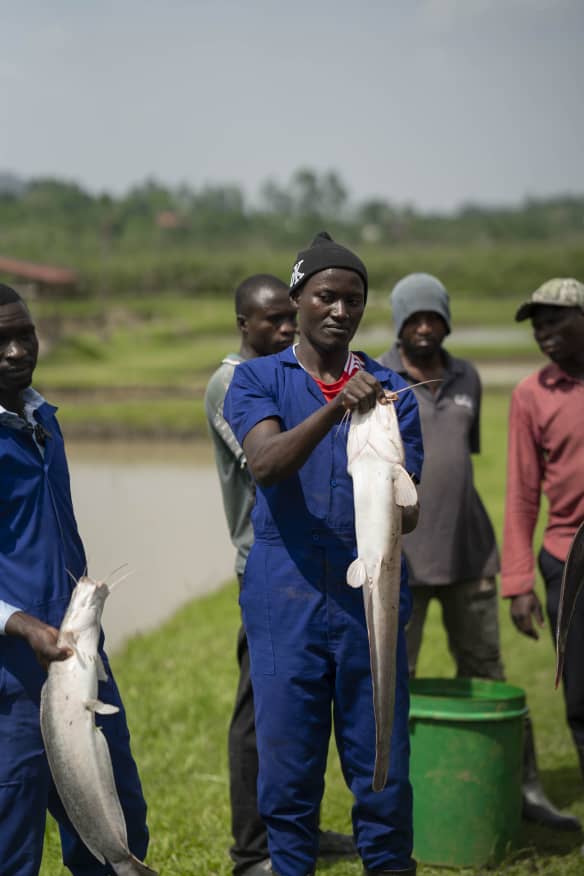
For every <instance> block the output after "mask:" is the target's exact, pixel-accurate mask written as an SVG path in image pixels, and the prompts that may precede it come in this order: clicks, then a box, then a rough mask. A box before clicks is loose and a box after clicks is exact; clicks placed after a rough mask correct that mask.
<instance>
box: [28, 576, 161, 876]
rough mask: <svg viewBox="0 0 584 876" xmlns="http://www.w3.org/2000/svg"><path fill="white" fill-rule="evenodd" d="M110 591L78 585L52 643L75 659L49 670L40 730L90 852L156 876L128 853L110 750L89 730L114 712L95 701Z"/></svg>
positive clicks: (123, 869)
mask: <svg viewBox="0 0 584 876" xmlns="http://www.w3.org/2000/svg"><path fill="white" fill-rule="evenodd" d="M112 586H113V585H112ZM110 589H111V588H110V587H108V585H107V583H105V582H103V581H94V580H93V579H92V578H88V577H82V578H80V579H79V581H78V582H77V586H76V587H75V589H74V591H73V594H72V596H71V601H70V602H69V607H68V609H67V612H66V614H65V617H64V618H63V622H62V624H61V628H60V630H59V639H58V644H59V645H61V646H63V647H68V648H70V649H71V650H72V651H73V654H72V655H71V656H70V657H68V658H67V659H66V660H63V661H61V662H54V663H51V665H50V667H49V674H48V678H47V680H46V682H45V683H44V685H43V689H42V693H41V731H42V735H43V740H44V743H45V750H46V752H47V758H48V761H49V767H50V769H51V773H52V776H53V780H54V782H55V785H56V788H57V791H58V793H59V797H60V798H61V801H62V803H63V806H64V807H65V811H66V812H67V815H68V816H69V819H70V820H71V823H72V825H73V827H74V828H75V830H76V831H77V833H78V834H79V836H80V837H81V839H82V840H83V842H84V843H85V845H86V846H87V848H88V849H89V851H90V852H91V853H92V854H93V855H94V856H95V857H96V858H97V860H98V861H99V862H100V863H101V864H104V863H105V862H106V861H107V862H108V864H110V866H111V867H113V869H114V870H115V872H116V873H117V874H118V876H139V874H143V876H146V874H149V876H153V874H154V876H156V874H155V871H154V870H151V869H150V868H149V867H147V866H146V865H145V864H143V863H142V862H141V861H139V860H138V859H137V858H136V857H134V855H132V853H131V852H130V850H129V848H128V837H127V831H126V821H125V818H124V813H123V811H122V807H121V805H120V801H119V798H118V792H117V790H116V785H115V780H114V773H113V768H112V762H111V757H110V753H109V749H108V746H107V742H106V740H105V737H104V735H103V734H102V732H101V730H100V729H99V727H97V726H96V724H95V715H96V714H98V715H112V714H115V713H116V712H117V711H119V710H118V708H117V706H112V705H108V704H107V703H102V702H100V701H99V700H98V698H97V685H98V680H99V681H106V680H107V675H106V672H105V669H104V665H103V661H102V659H101V657H100V655H99V652H98V643H99V636H100V625H101V615H102V612H103V607H104V604H105V600H106V598H107V597H108V596H109V593H110Z"/></svg>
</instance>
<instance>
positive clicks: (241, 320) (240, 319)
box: [235, 313, 247, 332]
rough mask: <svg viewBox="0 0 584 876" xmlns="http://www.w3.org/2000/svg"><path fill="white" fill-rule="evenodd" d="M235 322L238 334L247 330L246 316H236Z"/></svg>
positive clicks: (240, 314) (239, 314)
mask: <svg viewBox="0 0 584 876" xmlns="http://www.w3.org/2000/svg"><path fill="white" fill-rule="evenodd" d="M235 318H236V320H237V328H238V329H239V331H240V332H242V331H244V330H245V329H246V328H247V316H244V315H243V314H242V313H238V314H236V317H235Z"/></svg>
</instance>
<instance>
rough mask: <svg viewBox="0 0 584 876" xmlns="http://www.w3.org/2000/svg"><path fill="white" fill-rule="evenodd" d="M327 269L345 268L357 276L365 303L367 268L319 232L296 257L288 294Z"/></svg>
mask: <svg viewBox="0 0 584 876" xmlns="http://www.w3.org/2000/svg"><path fill="white" fill-rule="evenodd" d="M327 268H346V269H347V270H349V271H355V273H356V274H359V276H360V277H361V279H362V280H363V287H364V290H365V301H367V268H366V267H365V265H364V264H363V262H362V261H361V259H360V258H359V257H358V256H356V255H355V253H352V252H351V250H350V249H347V248H346V247H344V246H341V244H340V243H335V241H334V240H333V239H332V237H331V236H330V234H328V233H327V232H326V231H320V232H319V233H318V234H317V235H316V237H315V238H314V240H313V241H312V243H311V244H310V246H309V247H308V249H304V250H302V251H301V252H299V253H298V255H297V256H296V264H295V265H294V267H293V268H292V276H291V278H290V294H292V292H296V290H297V289H299V288H300V287H301V286H302V284H303V283H306V281H307V280H308V278H309V277H312V275H313V274H318V272H319V271H326V269H327Z"/></svg>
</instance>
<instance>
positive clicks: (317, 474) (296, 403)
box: [223, 347, 423, 547]
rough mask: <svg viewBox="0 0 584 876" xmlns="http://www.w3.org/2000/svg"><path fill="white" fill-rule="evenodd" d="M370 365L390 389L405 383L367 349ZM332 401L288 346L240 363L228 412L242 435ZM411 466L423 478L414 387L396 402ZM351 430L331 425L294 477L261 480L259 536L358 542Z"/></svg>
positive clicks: (290, 424) (255, 516)
mask: <svg viewBox="0 0 584 876" xmlns="http://www.w3.org/2000/svg"><path fill="white" fill-rule="evenodd" d="M357 355H359V357H360V358H362V359H363V361H364V362H365V369H366V370H367V371H368V372H369V373H370V374H372V375H373V376H374V377H376V378H377V380H379V382H380V383H381V384H382V386H384V387H385V388H387V389H391V390H395V389H401V388H402V387H407V386H408V384H407V383H406V381H405V380H403V378H401V377H400V376H399V375H397V374H395V372H393V371H390V370H389V369H387V368H384V367H383V366H382V365H380V364H379V363H378V362H375V361H374V360H373V359H370V358H369V356H366V355H365V354H364V353H358V354H357ZM326 403H327V402H326V400H325V398H324V396H323V394H322V392H321V391H320V389H319V387H318V385H317V383H316V382H315V381H314V379H313V378H312V377H311V376H310V375H309V374H308V373H307V372H306V371H304V369H303V368H302V367H301V366H300V365H299V363H298V360H297V359H296V356H295V355H294V351H293V349H292V348H291V347H289V348H288V349H287V350H284V351H283V352H282V353H277V354H275V355H273V356H263V357H260V358H257V359H251V360H249V361H247V362H243V363H242V364H240V365H238V367H237V368H236V369H235V373H234V376H233V380H232V381H231V385H230V387H229V390H228V392H227V395H226V398H225V403H224V409H223V410H224V415H225V418H226V419H227V421H228V422H229V424H230V426H231V428H232V429H233V432H234V433H235V436H236V437H237V440H238V441H239V442H240V444H243V441H244V439H245V436H246V435H247V434H248V432H249V431H250V430H251V429H252V428H253V427H254V426H255V425H257V423H259V422H260V421H261V420H265V419H267V418H268V417H276V418H277V419H278V420H279V421H280V423H281V427H282V429H283V430H289V429H292V428H294V426H297V425H298V424H299V423H301V422H302V421H303V420H305V419H306V418H307V417H309V416H310V415H311V414H312V413H314V412H315V411H316V410H318V409H319V408H320V407H322V406H323V405H325V404H326ZM396 412H397V416H398V421H399V426H400V432H401V437H402V441H403V444H404V451H405V467H406V470H407V471H408V472H409V473H410V474H413V475H415V476H416V477H417V478H418V479H419V478H420V476H421V470H422V461H423V448H422V433H421V428H420V421H419V417H418V403H417V401H416V397H415V395H414V393H413V392H404V393H402V394H401V395H400V397H399V400H398V401H397V402H396ZM347 433H348V429H347V428H346V427H343V426H341V427H340V428H337V427H336V426H334V427H333V428H332V429H331V430H330V431H329V432H328V434H327V435H325V437H324V438H323V439H322V441H320V443H319V444H318V445H317V446H316V447H315V449H314V450H313V451H312V453H311V454H310V456H309V458H308V459H307V460H306V462H305V463H304V465H303V466H302V467H301V468H300V469H299V470H298V471H297V472H295V473H294V474H293V475H291V476H290V477H288V478H285V479H284V480H282V481H279V482H278V483H276V484H273V485H272V486H269V487H262V486H260V485H258V486H257V490H256V504H255V508H254V510H253V513H252V521H253V526H254V536H255V540H256V542H257V541H268V542H278V543H284V544H287V545H289V546H292V545H298V544H306V542H307V541H308V542H310V541H312V542H314V543H317V544H322V545H323V546H325V547H326V546H334V545H335V544H336V543H338V542H339V540H340V541H341V542H343V544H344V545H345V546H347V545H354V544H355V514H354V504H353V481H352V479H351V477H350V475H349V474H348V473H347Z"/></svg>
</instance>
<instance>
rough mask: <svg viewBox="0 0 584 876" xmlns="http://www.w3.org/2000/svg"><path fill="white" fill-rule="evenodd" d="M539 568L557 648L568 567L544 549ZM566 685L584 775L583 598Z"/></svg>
mask: <svg viewBox="0 0 584 876" xmlns="http://www.w3.org/2000/svg"><path fill="white" fill-rule="evenodd" d="M539 568H540V571H541V574H542V575H543V579H544V581H545V588H546V609H547V614H548V619H549V623H550V629H551V633H552V637H553V640H554V646H555V642H556V631H557V627H558V609H559V604H560V591H561V587H562V574H563V571H564V564H563V563H562V562H561V560H558V559H557V558H556V557H554V556H552V555H551V554H550V553H548V552H547V551H546V550H545V548H542V549H541V551H540V554H539ZM562 685H563V690H564V701H565V703H566V718H567V721H568V726H569V728H570V731H571V733H572V738H573V740H574V744H575V745H576V748H577V750H578V755H579V758H580V765H581V768H582V771H583V775H584V599H582V598H580V599H579V600H578V601H577V602H576V607H575V610H574V616H573V618H572V623H571V625H570V633H569V635H568V641H567V643H566V659H565V662H564V672H563V676H562Z"/></svg>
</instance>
